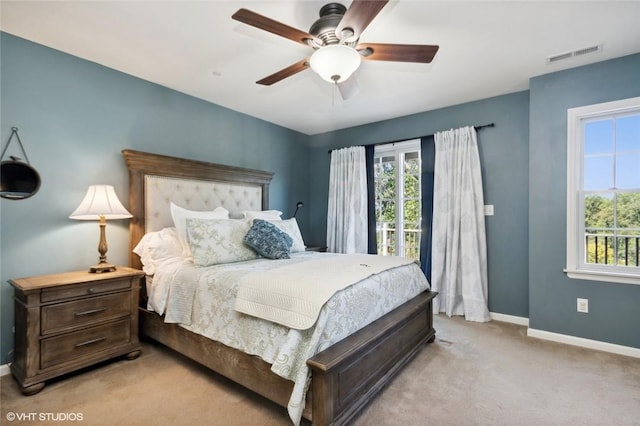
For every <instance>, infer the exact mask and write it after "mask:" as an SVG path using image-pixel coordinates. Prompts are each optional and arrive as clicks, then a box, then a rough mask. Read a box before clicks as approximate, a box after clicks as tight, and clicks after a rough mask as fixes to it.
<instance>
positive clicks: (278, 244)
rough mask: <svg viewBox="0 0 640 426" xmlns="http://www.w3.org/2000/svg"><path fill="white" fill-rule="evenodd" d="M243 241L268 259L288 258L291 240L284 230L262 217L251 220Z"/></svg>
mask: <svg viewBox="0 0 640 426" xmlns="http://www.w3.org/2000/svg"><path fill="white" fill-rule="evenodd" d="M244 242H245V244H247V245H248V246H249V247H251V248H253V249H254V250H255V251H257V252H258V253H259V254H260V255H261V256H263V257H267V258H269V259H289V257H290V256H289V253H290V252H291V245H292V244H293V240H292V239H291V237H290V236H289V235H287V233H286V232H283V231H281V230H280V229H278V227H276V226H275V225H274V224H272V223H270V222H267V221H265V220H262V219H256V220H254V221H253V225H252V226H251V229H250V230H249V232H247V235H245V237H244Z"/></svg>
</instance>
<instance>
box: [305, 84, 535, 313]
mask: <svg viewBox="0 0 640 426" xmlns="http://www.w3.org/2000/svg"><path fill="white" fill-rule="evenodd" d="M425 96H428V94H425ZM398 102H402V99H398ZM487 123H495V127H493V128H485V129H482V130H480V131H479V134H478V144H479V150H480V162H481V163H482V168H483V186H484V199H485V204H493V205H494V208H495V215H494V216H489V217H486V221H485V223H486V228H487V255H488V275H489V310H490V311H492V312H499V313H503V314H507V315H515V316H521V317H528V316H529V287H528V263H527V262H528V252H527V250H528V240H527V238H528V234H527V229H528V195H527V193H528V185H529V181H528V167H529V152H528V150H529V144H528V142H529V94H528V92H519V93H514V94H510V95H505V96H499V97H495V98H490V99H485V100H482V101H478V102H470V103H467V104H463V105H457V106H453V107H449V108H443V109H438V110H434V111H428V112H424V113H420V114H414V115H410V116H405V117H400V118H396V119H393V120H387V121H381V122H377V123H373V124H368V125H365V126H358V127H352V128H349V129H344V130H339V131H335V132H330V133H324V134H321V135H316V136H311V137H310V140H311V145H312V148H311V154H310V155H311V158H326V159H327V161H314V162H313V163H312V164H311V173H312V175H313V179H312V182H311V194H312V201H311V203H312V208H311V209H310V210H311V213H310V215H311V217H310V220H311V222H312V223H313V224H314V226H313V227H312V229H311V234H310V236H311V237H312V238H314V239H315V240H316V241H319V240H321V239H323V238H324V235H325V233H326V215H327V196H328V182H329V155H328V154H327V152H328V150H329V149H334V148H341V147H345V146H352V145H365V144H371V143H380V142H389V141H394V140H404V139H411V138H415V137H420V136H425V135H429V134H433V133H435V132H438V131H441V130H447V129H450V128H457V127H461V126H467V125H481V124H487Z"/></svg>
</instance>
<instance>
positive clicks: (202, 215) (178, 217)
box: [171, 203, 229, 257]
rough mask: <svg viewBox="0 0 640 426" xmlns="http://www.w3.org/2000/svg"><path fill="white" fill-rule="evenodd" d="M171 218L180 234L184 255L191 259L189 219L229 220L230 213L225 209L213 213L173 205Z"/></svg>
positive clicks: (217, 209)
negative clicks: (188, 232)
mask: <svg viewBox="0 0 640 426" xmlns="http://www.w3.org/2000/svg"><path fill="white" fill-rule="evenodd" d="M171 217H172V218H173V224H174V226H175V227H176V231H177V232H178V238H180V242H181V243H182V254H183V255H184V256H186V257H189V256H191V249H190V248H189V240H188V238H187V219H188V218H197V219H229V211H228V210H227V209H225V208H224V207H216V209H215V210H211V211H198V210H188V209H185V208H183V207H180V206H178V205H176V204H174V203H171Z"/></svg>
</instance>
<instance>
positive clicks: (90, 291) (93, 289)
mask: <svg viewBox="0 0 640 426" xmlns="http://www.w3.org/2000/svg"><path fill="white" fill-rule="evenodd" d="M95 292H96V289H95V288H93V287H91V288H89V290H87V293H89V294H93V293H95Z"/></svg>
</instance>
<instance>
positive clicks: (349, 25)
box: [336, 0, 389, 42]
mask: <svg viewBox="0 0 640 426" xmlns="http://www.w3.org/2000/svg"><path fill="white" fill-rule="evenodd" d="M388 2H389V0H373V1H371V0H353V2H352V3H351V6H349V9H347V11H346V12H345V14H344V16H343V17H342V20H340V23H339V24H338V26H337V27H336V36H337V37H338V38H339V39H341V40H342V42H349V41H354V40H357V39H358V37H360V34H362V32H363V31H364V30H365V28H367V27H368V26H369V24H370V23H371V21H373V19H374V18H375V17H376V16H378V13H380V11H381V10H382V8H384V7H385V6H386V4H387V3H388ZM345 29H347V30H351V31H352V32H353V35H352V36H346V37H344V38H343V31H344V30H345Z"/></svg>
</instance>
